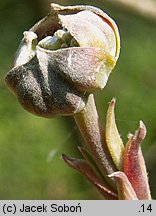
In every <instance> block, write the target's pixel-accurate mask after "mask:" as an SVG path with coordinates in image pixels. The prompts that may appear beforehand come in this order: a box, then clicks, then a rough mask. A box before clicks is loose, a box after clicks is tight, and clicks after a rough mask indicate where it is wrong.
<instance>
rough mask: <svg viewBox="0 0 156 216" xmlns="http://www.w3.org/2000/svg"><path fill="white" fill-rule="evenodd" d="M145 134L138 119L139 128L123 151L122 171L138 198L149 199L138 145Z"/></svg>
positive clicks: (144, 169) (144, 167) (145, 175)
mask: <svg viewBox="0 0 156 216" xmlns="http://www.w3.org/2000/svg"><path fill="white" fill-rule="evenodd" d="M145 136H146V127H145V125H144V124H143V122H142V121H140V126H139V129H138V130H137V131H136V132H135V134H134V135H133V136H132V137H131V138H130V139H129V140H128V143H127V145H126V147H125V153H124V161H123V162H124V163H123V166H124V173H125V174H126V175H127V177H128V179H129V181H130V182H131V184H132V186H133V188H134V190H135V192H136V194H137V197H138V199H140V200H149V199H151V195H150V189H149V184H148V178H147V171H146V165H145V161H144V157H143V155H142V151H141V148H140V145H141V143H142V141H143V139H144V138H145Z"/></svg>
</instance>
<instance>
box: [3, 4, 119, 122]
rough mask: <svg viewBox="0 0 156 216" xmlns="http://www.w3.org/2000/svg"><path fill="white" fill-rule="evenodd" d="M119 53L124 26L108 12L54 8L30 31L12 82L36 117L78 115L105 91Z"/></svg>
mask: <svg viewBox="0 0 156 216" xmlns="http://www.w3.org/2000/svg"><path fill="white" fill-rule="evenodd" d="M119 50H120V38H119V32H118V28H117V26H116V24H115V23H114V21H113V20H112V19H111V18H110V17H109V16H108V15H107V14H105V13H104V12H103V11H101V10H99V9H97V8H95V7H91V6H66V7H63V6H59V5H57V4H51V12H50V13H49V14H48V15H47V16H46V17H45V18H44V19H42V20H41V21H39V22H38V23H37V24H35V25H34V26H33V27H32V28H31V29H30V30H29V31H26V32H24V37H23V39H22V42H21V44H20V46H19V49H18V51H17V54H16V58H15V62H14V67H13V69H12V70H11V71H9V72H8V74H7V75H6V83H7V85H8V87H9V88H10V89H11V90H12V91H13V92H14V94H15V95H16V96H17V98H18V100H19V102H20V103H21V104H22V106H23V107H24V108H25V109H26V110H28V111H29V112H31V113H33V114H36V115H39V116H42V117H47V118H50V117H55V116H61V115H73V114H75V113H77V112H80V111H81V110H82V109H83V108H84V107H85V104H86V99H87V96H88V94H89V93H91V92H94V91H95V90H98V89H103V88H104V86H105V85H106V83H107V80H108V77H109V74H110V73H111V71H112V69H113V68H114V66H115V64H116V61H117V59H118V56H119Z"/></svg>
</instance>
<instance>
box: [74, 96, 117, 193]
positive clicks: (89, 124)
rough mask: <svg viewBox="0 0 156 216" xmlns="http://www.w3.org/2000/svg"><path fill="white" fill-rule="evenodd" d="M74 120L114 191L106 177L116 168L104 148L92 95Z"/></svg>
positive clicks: (112, 184) (101, 131)
mask: <svg viewBox="0 0 156 216" xmlns="http://www.w3.org/2000/svg"><path fill="white" fill-rule="evenodd" d="M74 119H75V122H76V124H77V126H78V128H79V130H80V132H81V134H82V136H83V138H84V140H85V142H86V145H87V148H88V149H89V151H90V153H91V154H92V157H93V159H94V161H95V163H96V165H97V167H98V168H99V170H100V172H101V173H102V175H103V176H104V178H105V180H106V181H107V182H108V184H109V185H110V186H111V187H113V189H116V186H115V182H114V179H110V178H109V177H108V176H107V175H109V174H111V173H113V172H114V171H116V168H115V165H114V163H113V161H112V158H111V156H110V153H109V151H108V149H107V146H106V142H105V134H104V131H103V130H102V128H101V125H100V122H99V116H98V113H97V110H96V105H95V101H94V96H93V94H90V95H89V97H88V101H87V104H86V107H85V108H84V109H83V110H82V111H81V112H79V113H77V114H75V115H74Z"/></svg>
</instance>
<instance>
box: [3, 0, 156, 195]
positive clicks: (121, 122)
mask: <svg viewBox="0 0 156 216" xmlns="http://www.w3.org/2000/svg"><path fill="white" fill-rule="evenodd" d="M50 2H51V1H49V0H47V1H46V0H44V1H42V0H33V1H32V0H14V1H12V0H0V41H1V45H0V199H100V198H101V197H100V196H99V194H98V193H97V192H96V190H95V189H94V188H93V187H92V185H91V184H90V183H88V182H87V180H86V179H85V178H84V177H83V176H81V175H80V174H79V173H77V172H76V171H75V170H72V169H70V168H69V167H67V166H66V164H65V163H64V162H63V161H62V159H61V153H65V154H67V155H69V156H72V157H80V155H79V152H78V150H77V145H80V144H83V141H82V139H81V138H80V135H79V132H78V130H77V129H76V127H75V123H74V122H73V120H72V119H71V118H69V117H68V118H65V117H64V118H57V119H51V120H47V119H43V118H39V117H36V116H33V115H31V114H29V113H28V112H26V111H24V110H23V109H22V108H21V106H20V105H19V104H18V102H17V100H16V98H15V97H14V96H13V95H12V94H11V93H10V92H9V91H8V89H7V88H6V86H5V83H4V76H5V73H6V72H7V71H9V70H10V68H11V66H12V62H13V58H14V53H15V51H16V49H17V47H18V45H19V42H20V40H21V38H22V33H23V31H25V30H28V29H29V28H30V27H31V26H32V25H34V23H35V22H37V21H38V20H40V19H41V18H42V17H43V16H45V15H46V14H47V12H48V10H49V9H50ZM54 2H55V3H60V4H62V5H70V4H71V5H73V4H90V5H94V6H98V7H100V8H101V9H103V10H104V11H105V12H107V13H108V14H109V15H110V16H111V17H112V18H114V19H115V21H116V23H117V25H118V27H119V29H120V34H121V44H122V48H121V55H120V59H119V61H118V64H117V66H116V68H115V69H114V71H113V73H112V75H111V77H110V79H109V82H108V85H107V86H106V88H105V89H104V90H103V91H102V92H98V93H97V94H96V101H97V106H98V110H99V113H100V116H101V119H102V120H103V125H104V124H105V114H106V110H107V106H108V102H109V101H110V100H111V98H112V97H116V98H117V106H116V120H117V124H118V127H119V131H120V133H121V136H122V138H123V140H124V142H126V140H127V134H128V133H129V132H134V131H135V130H136V129H137V127H138V124H139V120H143V122H144V123H145V124H146V126H147V131H148V133H147V137H146V139H145V141H144V143H143V145H142V148H143V152H144V155H145V159H146V164H147V168H148V172H149V180H150V185H151V190H152V195H153V198H154V199H155V198H156V185H155V182H156V19H154V18H151V17H150V18H149V17H148V16H144V15H143V14H142V15H141V14H140V13H138V12H137V11H132V10H131V9H130V8H125V7H120V6H119V5H116V4H111V3H110V2H109V1H105V0H101V1H93V0H91V1H80V0H73V1H68V0H66V1H65V0H64V1H63V0H62V1H61V0H60V1H59V0H58V1H54ZM155 13H156V11H155Z"/></svg>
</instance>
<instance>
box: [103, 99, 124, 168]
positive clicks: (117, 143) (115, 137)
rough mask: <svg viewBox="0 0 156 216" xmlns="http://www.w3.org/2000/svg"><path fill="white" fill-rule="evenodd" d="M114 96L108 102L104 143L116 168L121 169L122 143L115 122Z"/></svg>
mask: <svg viewBox="0 0 156 216" xmlns="http://www.w3.org/2000/svg"><path fill="white" fill-rule="evenodd" d="M115 102H116V101H115V98H113V99H112V101H111V102H110V104H109V107H108V111H107V116H106V143H107V146H108V149H109V152H110V154H111V156H112V159H113V161H114V163H115V165H116V167H117V169H118V170H122V161H123V152H124V145H123V142H122V139H121V138H120V135H119V132H118V129H117V126H116V122H115V114H114V108H115Z"/></svg>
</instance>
